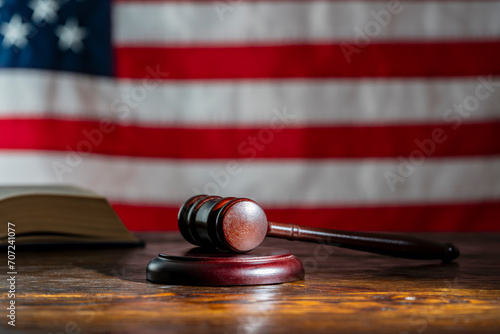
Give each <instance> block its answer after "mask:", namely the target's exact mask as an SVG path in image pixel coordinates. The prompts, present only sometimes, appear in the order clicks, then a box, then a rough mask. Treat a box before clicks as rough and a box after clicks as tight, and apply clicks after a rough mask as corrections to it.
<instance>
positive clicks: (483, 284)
mask: <svg viewBox="0 0 500 334" xmlns="http://www.w3.org/2000/svg"><path fill="white" fill-rule="evenodd" d="M418 236H420V237H425V238H430V239H431V240H435V241H450V242H452V243H454V244H455V245H456V246H457V247H459V248H460V250H461V253H462V254H461V256H460V258H459V259H458V260H457V261H456V262H454V263H450V264H444V265H443V264H440V262H439V261H422V260H405V259H398V258H392V257H385V256H381V255H375V254H369V253H363V252H356V251H351V250H346V249H339V248H335V247H329V246H325V245H316V244H311V243H302V242H297V241H295V242H290V241H286V240H279V239H271V238H270V239H267V240H266V241H264V244H263V245H265V246H271V247H284V248H287V249H290V250H292V252H293V253H294V254H295V255H297V256H298V257H299V258H300V259H301V260H302V261H303V263H304V267H305V270H306V276H305V279H304V280H302V281H297V282H292V283H284V284H277V285H262V286H240V287H192V286H167V285H161V284H153V283H148V282H147V281H146V272H145V270H146V265H147V264H148V262H149V261H150V260H151V259H152V258H154V257H156V255H157V253H158V252H160V251H162V250H164V249H168V248H176V247H184V246H188V245H189V244H188V243H186V242H185V241H184V240H183V239H182V238H181V236H180V234H179V233H168V234H167V233H163V234H162V233H151V234H142V235H141V237H142V238H144V239H146V241H147V246H146V247H145V248H135V249H104V250H97V249H94V250H64V251H61V250H52V251H39V252H33V251H30V252H18V253H17V258H16V261H17V262H16V265H17V270H18V276H17V287H16V290H17V291H16V306H17V307H16V310H17V313H16V315H17V318H16V327H15V329H14V328H12V327H10V326H8V325H7V320H8V319H7V317H6V316H5V315H6V311H5V307H2V309H3V310H4V311H3V312H4V314H2V318H3V319H4V320H2V321H1V323H0V331H1V332H2V333H10V332H11V331H12V332H13V333H19V332H23V331H29V332H36V333H54V334H56V333H222V334H226V333H228V334H232V333H234V334H244V333H286V334H291V333H397V334H406V333H419V334H421V333H499V332H500V249H499V245H500V234H498V233H497V234H494V233H484V234H470V233H468V234H465V233H463V234H460V233H456V234H448V233H447V234H418ZM3 268H4V270H2V276H1V278H0V279H1V280H2V281H3V282H5V281H6V275H5V273H6V272H7V269H6V267H5V266H4V267H3ZM1 288H2V294H1V300H2V305H4V306H5V305H7V303H8V297H7V288H6V284H2V286H1Z"/></svg>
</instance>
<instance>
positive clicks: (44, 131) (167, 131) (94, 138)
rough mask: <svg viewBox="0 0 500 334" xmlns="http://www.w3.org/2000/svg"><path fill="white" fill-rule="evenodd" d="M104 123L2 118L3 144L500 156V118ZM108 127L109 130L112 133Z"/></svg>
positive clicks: (181, 154)
mask: <svg viewBox="0 0 500 334" xmlns="http://www.w3.org/2000/svg"><path fill="white" fill-rule="evenodd" d="M104 129H107V128H101V125H100V123H98V122H93V121H67V120H49V119H18V120H13V119H12V120H0V132H1V133H2V136H1V137H0V148H2V149H26V150H32V149H38V150H54V151H82V152H87V151H89V152H92V153H99V154H108V155H118V156H136V157H153V158H178V159H252V158H263V159H266V158H294V159H295V158H299V159H300V158H304V159H305V158H312V159H315V158H317V159H321V158H364V157H398V156H400V155H402V156H410V155H412V154H413V155H415V157H418V156H419V155H427V156H432V157H449V156H479V155H497V154H500V145H499V143H500V121H491V122H485V123H463V124H462V125H460V126H459V127H458V128H457V129H456V130H454V129H453V124H451V123H450V124H434V125H384V126H323V127H307V126H305V127H293V128H291V127H288V128H284V129H272V128H236V127H235V128H143V127H136V126H123V125H122V126H117V125H114V128H112V129H107V130H109V131H108V132H107V131H103V130H104ZM106 132H107V133H106Z"/></svg>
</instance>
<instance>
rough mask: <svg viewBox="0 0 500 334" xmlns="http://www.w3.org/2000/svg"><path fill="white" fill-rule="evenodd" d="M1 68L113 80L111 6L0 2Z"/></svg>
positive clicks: (101, 2) (64, 0) (73, 1)
mask: <svg viewBox="0 0 500 334" xmlns="http://www.w3.org/2000/svg"><path fill="white" fill-rule="evenodd" d="M0 5H1V7H0V68H5V67H11V68H12V67H17V68H38V69H47V70H61V71H70V72H79V73H88V74H95V75H105V76H111V75H112V74H113V61H112V47H111V3H110V0H86V1H85V0H25V1H16V0H3V1H2V0H0Z"/></svg>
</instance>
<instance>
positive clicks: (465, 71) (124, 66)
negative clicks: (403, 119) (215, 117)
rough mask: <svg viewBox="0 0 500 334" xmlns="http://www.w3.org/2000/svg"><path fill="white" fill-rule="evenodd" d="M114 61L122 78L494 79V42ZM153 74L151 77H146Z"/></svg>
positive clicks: (138, 50)
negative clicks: (490, 75) (483, 76)
mask: <svg viewBox="0 0 500 334" xmlns="http://www.w3.org/2000/svg"><path fill="white" fill-rule="evenodd" d="M350 43H352V42H350ZM343 50H344V51H343ZM349 50H351V51H353V50H355V51H353V52H354V53H352V54H350V56H349V57H346V56H345V54H344V53H346V52H347V53H348V52H349ZM115 55H116V73H117V75H118V76H119V77H122V78H146V77H151V76H155V77H157V78H158V79H167V80H169V79H237V78H241V79H243V78H247V79H263V78H331V77H339V78H342V77H346V78H350V77H384V78H385V77H452V76H476V75H489V74H493V75H496V74H500V62H499V61H498V59H500V42H499V41H476V42H473V41H470V42H433V43H430V42H425V43H423V42H422V43H402V42H401V43H383V44H382V43H378V44H375V43H373V44H368V45H366V46H365V47H362V46H356V45H355V44H341V43H340V44H324V45H320V44H307V45H274V46H221V47H212V46H207V47H202V46H196V47H195V46H190V47H152V46H143V47H139V46H135V47H127V46H119V47H117V48H116V50H115ZM155 71H156V74H152V73H154V72H155ZM167 72H168V76H167V74H166V73H167Z"/></svg>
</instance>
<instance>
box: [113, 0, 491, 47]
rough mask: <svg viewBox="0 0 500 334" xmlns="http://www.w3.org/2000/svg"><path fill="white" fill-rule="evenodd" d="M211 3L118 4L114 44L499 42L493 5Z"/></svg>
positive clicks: (482, 2)
mask: <svg viewBox="0 0 500 334" xmlns="http://www.w3.org/2000/svg"><path fill="white" fill-rule="evenodd" d="M218 3H219V2H201V3H198V2H184V1H182V2H173V1H167V2H146V3H129V2H118V3H117V4H115V6H114V13H113V22H114V26H113V33H114V35H113V39H114V41H115V43H117V44H118V45H131V44H132V45H133V44H140V45H144V44H175V43H179V44H181V45H182V44H186V43H203V44H206V43H273V44H276V43H289V42H305V41H308V42H313V41H315V42H324V41H331V40H341V41H342V40H343V41H346V42H353V40H354V38H355V37H357V36H358V35H360V33H358V32H357V30H356V29H360V30H361V31H364V33H365V34H366V36H367V37H365V38H368V39H370V40H401V39H403V40H405V41H408V40H419V39H460V40H463V39H471V38H498V37H499V36H500V20H499V19H498V13H499V11H500V2H498V1H466V2H464V1H460V2H453V1H414V2H406V1H405V2H400V3H399V6H395V7H391V9H392V13H391V12H389V10H388V6H392V5H391V4H393V3H398V2H396V1H366V2H360V1H345V2H340V1H307V2H299V1H255V2H251V1H234V2H229V3H228V2H223V1H221V2H220V3H222V4H226V7H225V9H223V8H220V7H218V6H217V4H218ZM220 3H219V5H220ZM228 4H229V5H230V6H229V7H227V5H228ZM231 8H232V9H231ZM384 11H385V13H386V14H385V15H384V14H382V12H384ZM387 13H389V15H387ZM138 17H139V18H143V19H141V20H137V18H138ZM298 22H300V24H299V23H298ZM362 42H363V41H362Z"/></svg>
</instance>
